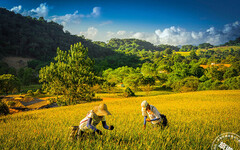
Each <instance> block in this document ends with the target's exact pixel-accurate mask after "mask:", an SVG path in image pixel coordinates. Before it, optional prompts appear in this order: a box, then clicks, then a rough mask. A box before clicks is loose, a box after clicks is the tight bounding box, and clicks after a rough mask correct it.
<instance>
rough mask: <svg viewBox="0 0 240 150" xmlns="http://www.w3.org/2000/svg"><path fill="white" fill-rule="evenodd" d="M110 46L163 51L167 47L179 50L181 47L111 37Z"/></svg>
mask: <svg viewBox="0 0 240 150" xmlns="http://www.w3.org/2000/svg"><path fill="white" fill-rule="evenodd" d="M107 45H108V46H109V47H111V48H113V49H118V50H134V49H135V50H147V51H149V50H150V51H163V50H165V49H166V48H170V49H171V50H175V51H178V50H179V48H178V47H176V46H172V45H165V44H161V45H153V44H152V43H150V42H147V41H143V40H139V39H115V38H113V39H111V40H110V41H109V42H108V44H107Z"/></svg>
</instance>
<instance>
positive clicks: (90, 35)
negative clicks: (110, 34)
mask: <svg viewBox="0 0 240 150" xmlns="http://www.w3.org/2000/svg"><path fill="white" fill-rule="evenodd" d="M97 33H98V29H96V28H94V27H89V28H88V30H87V31H85V32H80V35H84V36H85V37H86V38H88V39H94V38H95V37H96V35H97Z"/></svg>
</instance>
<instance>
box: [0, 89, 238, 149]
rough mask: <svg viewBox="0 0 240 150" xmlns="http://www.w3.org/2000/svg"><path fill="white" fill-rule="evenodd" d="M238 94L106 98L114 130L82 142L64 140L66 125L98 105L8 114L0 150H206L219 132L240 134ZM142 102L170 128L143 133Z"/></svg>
mask: <svg viewBox="0 0 240 150" xmlns="http://www.w3.org/2000/svg"><path fill="white" fill-rule="evenodd" d="M239 92H240V91H239V90H231V91H200V92H191V93H179V94H171V95H159V96H151V97H137V98H124V99H114V100H112V101H111V100H107V101H104V103H106V104H107V106H108V110H109V111H110V112H111V113H112V115H111V116H107V117H106V121H107V124H108V125H114V127H115V129H114V130H113V131H108V130H104V129H103V127H102V125H101V124H99V125H98V126H97V128H98V129H99V130H101V131H102V132H103V136H100V135H96V136H90V137H89V138H85V139H82V140H81V141H80V140H78V141H69V140H68V136H69V133H70V127H71V126H74V125H75V126H77V125H79V122H80V120H81V119H83V118H84V117H85V116H86V114H87V112H88V111H89V110H91V109H92V108H93V107H94V106H95V105H97V104H99V103H102V102H92V103H85V104H79V105H75V106H66V107H58V108H51V109H43V110H37V111H29V112H24V113H18V114H13V115H7V116H3V117H0V139H1V144H0V149H6V148H7V149H210V148H211V145H212V143H213V141H214V139H215V138H216V137H217V136H218V135H219V134H221V133H225V132H232V133H236V134H238V135H239V134H240V131H239V122H240V118H239V114H240V110H239V107H240V101H239V99H240V97H239ZM143 100H147V101H148V102H149V103H150V104H152V105H154V106H155V107H156V108H157V109H158V110H159V111H160V113H162V114H165V115H166V116H167V118H168V121H169V127H168V128H165V129H160V128H157V129H154V128H152V126H151V124H150V123H147V128H146V130H143V128H142V127H143V117H142V114H141V109H140V105H141V102H142V101H143ZM230 146H231V147H232V148H234V147H233V146H234V145H230ZM235 146H237V145H235ZM235 148H236V149H237V147H235ZM238 148H239V147H238Z"/></svg>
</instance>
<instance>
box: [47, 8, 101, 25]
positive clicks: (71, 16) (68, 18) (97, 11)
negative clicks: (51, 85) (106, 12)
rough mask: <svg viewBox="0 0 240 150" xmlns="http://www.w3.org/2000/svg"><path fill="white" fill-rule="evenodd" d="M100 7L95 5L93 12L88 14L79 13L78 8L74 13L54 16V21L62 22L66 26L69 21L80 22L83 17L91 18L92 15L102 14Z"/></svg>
mask: <svg viewBox="0 0 240 150" xmlns="http://www.w3.org/2000/svg"><path fill="white" fill-rule="evenodd" d="M100 10H101V8H100V7H94V8H93V12H92V13H91V14H88V15H83V14H79V12H78V10H76V11H75V12H74V13H73V14H66V15H64V16H57V15H55V16H52V19H51V20H53V21H55V22H58V23H61V24H62V25H64V26H66V25H67V24H68V23H74V24H79V23H80V22H81V19H82V18H86V17H87V18H90V17H98V16H99V15H100Z"/></svg>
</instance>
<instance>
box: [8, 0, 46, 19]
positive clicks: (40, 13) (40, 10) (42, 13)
mask: <svg viewBox="0 0 240 150" xmlns="http://www.w3.org/2000/svg"><path fill="white" fill-rule="evenodd" d="M10 10H11V11H14V12H15V13H20V14H22V15H23V16H32V17H47V16H48V11H49V8H48V5H47V4H46V3H41V4H40V5H39V7H37V8H35V9H31V10H22V6H21V5H19V6H15V7H13V8H12V9H10Z"/></svg>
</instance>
